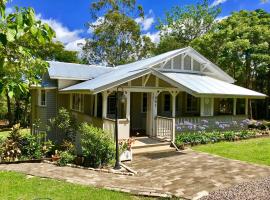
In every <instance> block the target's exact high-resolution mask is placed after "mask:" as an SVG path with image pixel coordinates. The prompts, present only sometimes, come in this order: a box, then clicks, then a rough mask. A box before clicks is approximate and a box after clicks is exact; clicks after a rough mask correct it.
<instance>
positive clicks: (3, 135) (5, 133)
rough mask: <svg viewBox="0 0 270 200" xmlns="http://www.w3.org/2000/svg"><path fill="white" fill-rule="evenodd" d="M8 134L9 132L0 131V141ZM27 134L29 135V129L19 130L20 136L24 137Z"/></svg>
mask: <svg viewBox="0 0 270 200" xmlns="http://www.w3.org/2000/svg"><path fill="white" fill-rule="evenodd" d="M10 132H11V131H0V140H1V139H5V138H7V136H8V134H9V133H10ZM29 133H30V129H27V128H24V129H21V134H22V135H26V134H29Z"/></svg>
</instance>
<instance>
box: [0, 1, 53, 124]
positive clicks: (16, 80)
mask: <svg viewBox="0 0 270 200" xmlns="http://www.w3.org/2000/svg"><path fill="white" fill-rule="evenodd" d="M0 11H1V12H0V14H1V18H0V93H5V94H6V97H7V107H8V113H9V119H10V121H11V105H10V98H11V97H13V96H14V95H15V94H16V95H18V96H19V95H21V93H25V92H27V91H28V86H29V85H30V84H33V83H37V82H38V81H40V76H41V75H42V74H43V73H44V72H45V70H46V67H47V63H46V62H45V61H44V60H43V59H42V58H41V57H38V56H37V55H35V54H34V53H33V52H34V49H33V48H29V45H25V44H26V43H25V42H24V41H26V40H27V39H30V40H29V41H28V42H31V41H36V42H37V43H39V44H40V45H45V44H46V43H48V42H51V41H52V38H53V37H54V36H55V32H54V31H53V30H52V29H51V27H49V26H48V24H44V23H42V22H41V21H39V20H36V18H35V12H34V10H33V9H32V8H15V12H13V13H10V14H8V15H6V12H5V2H3V1H1V4H0ZM35 48H36V47H35Z"/></svg>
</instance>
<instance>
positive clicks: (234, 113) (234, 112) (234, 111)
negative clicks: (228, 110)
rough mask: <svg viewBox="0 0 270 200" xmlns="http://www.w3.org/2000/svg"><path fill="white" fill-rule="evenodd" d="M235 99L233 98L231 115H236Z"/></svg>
mask: <svg viewBox="0 0 270 200" xmlns="http://www.w3.org/2000/svg"><path fill="white" fill-rule="evenodd" d="M236 101H237V99H236V98H233V115H236Z"/></svg>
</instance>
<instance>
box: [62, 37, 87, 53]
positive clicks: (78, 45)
mask: <svg viewBox="0 0 270 200" xmlns="http://www.w3.org/2000/svg"><path fill="white" fill-rule="evenodd" d="M85 43H86V41H85V39H83V38H82V39H78V40H75V41H73V42H69V43H67V44H66V46H65V49H66V50H69V51H78V52H81V51H82V46H83V45H84V44H85Z"/></svg>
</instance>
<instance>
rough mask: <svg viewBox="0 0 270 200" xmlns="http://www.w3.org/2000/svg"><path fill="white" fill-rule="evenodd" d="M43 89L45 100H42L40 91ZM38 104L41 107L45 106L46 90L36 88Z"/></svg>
mask: <svg viewBox="0 0 270 200" xmlns="http://www.w3.org/2000/svg"><path fill="white" fill-rule="evenodd" d="M43 91H44V95H45V100H44V101H43V102H42V92H43ZM38 105H39V106H42V107H46V106H47V91H46V90H45V89H39V90H38Z"/></svg>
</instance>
